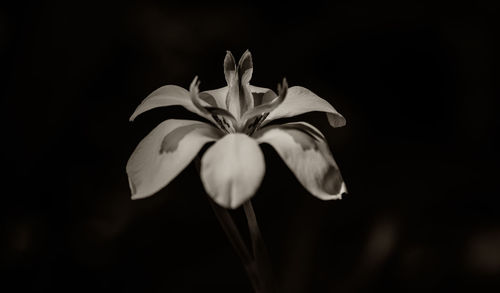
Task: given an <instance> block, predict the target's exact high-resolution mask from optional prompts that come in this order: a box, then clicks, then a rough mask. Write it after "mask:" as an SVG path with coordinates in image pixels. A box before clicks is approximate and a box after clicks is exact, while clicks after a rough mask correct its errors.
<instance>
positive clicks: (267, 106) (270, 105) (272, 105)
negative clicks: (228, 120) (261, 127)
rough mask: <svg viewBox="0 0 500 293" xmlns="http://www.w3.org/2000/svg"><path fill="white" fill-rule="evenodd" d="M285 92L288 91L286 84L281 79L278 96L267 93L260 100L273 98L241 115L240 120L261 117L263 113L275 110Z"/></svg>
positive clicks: (281, 101)
mask: <svg viewBox="0 0 500 293" xmlns="http://www.w3.org/2000/svg"><path fill="white" fill-rule="evenodd" d="M287 91H288V83H287V82H286V79H285V78H283V83H282V85H280V84H278V96H277V97H276V94H275V93H274V92H273V91H268V92H267V93H265V94H264V97H263V98H262V100H268V99H269V97H268V96H274V97H275V98H273V99H272V100H271V101H269V102H264V103H262V104H260V105H258V106H256V107H254V108H253V109H250V110H248V111H247V112H245V114H244V115H243V117H242V120H243V121H247V120H249V119H251V118H253V117H256V116H258V115H262V114H264V113H269V112H271V111H272V110H274V109H276V108H277V107H278V106H279V105H280V104H281V103H283V101H284V100H285V97H286V95H287Z"/></svg>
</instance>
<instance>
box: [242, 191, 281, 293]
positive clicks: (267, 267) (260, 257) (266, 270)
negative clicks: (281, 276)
mask: <svg viewBox="0 0 500 293" xmlns="http://www.w3.org/2000/svg"><path fill="white" fill-rule="evenodd" d="M243 209H244V210H245V215H246V217H247V222H248V230H249V231H250V238H251V241H252V249H253V256H254V258H255V262H256V264H257V272H258V273H259V276H260V278H261V280H262V282H263V288H264V291H265V292H274V291H275V288H274V283H273V281H272V279H273V278H272V270H271V263H270V260H269V254H268V252H267V249H266V245H265V244H264V239H263V238H262V234H261V232H260V228H259V224H258V223H257V217H256V216H255V212H254V209H253V206H252V202H251V201H250V200H248V201H247V202H245V203H244V204H243Z"/></svg>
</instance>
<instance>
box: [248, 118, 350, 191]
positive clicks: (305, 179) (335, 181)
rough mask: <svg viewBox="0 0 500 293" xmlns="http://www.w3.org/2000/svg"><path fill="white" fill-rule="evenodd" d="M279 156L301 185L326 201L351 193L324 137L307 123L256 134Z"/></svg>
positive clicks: (275, 128) (282, 126)
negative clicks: (348, 191)
mask: <svg viewBox="0 0 500 293" xmlns="http://www.w3.org/2000/svg"><path fill="white" fill-rule="evenodd" d="M256 137H257V141H258V142H259V143H268V144H270V145H272V146H273V148H274V149H275V150H276V151H277V152H278V154H279V155H280V157H281V158H282V159H283V161H285V163H286V165H287V166H288V167H289V168H290V169H291V170H292V172H293V173H294V174H295V176H296V177H297V179H298V180H299V182H300V183H301V184H302V185H303V186H304V187H305V188H306V189H307V190H308V191H309V192H311V193H312V194H313V195H314V196H316V197H318V198H320V199H322V200H330V199H340V198H342V194H343V193H345V192H347V190H346V187H345V184H344V181H343V180H342V175H341V174H340V171H339V168H338V166H337V163H335V160H334V159H333V156H332V154H331V153H330V150H329V148H328V145H327V143H326V141H325V138H324V136H323V135H322V134H321V132H319V130H317V129H316V128H315V127H313V126H312V125H310V124H308V123H305V122H297V123H287V124H283V125H278V126H270V127H267V128H265V129H262V130H261V131H260V132H259V133H257V134H256Z"/></svg>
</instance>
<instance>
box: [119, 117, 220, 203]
mask: <svg viewBox="0 0 500 293" xmlns="http://www.w3.org/2000/svg"><path fill="white" fill-rule="evenodd" d="M220 136H221V132H220V131H219V130H217V129H216V128H214V127H212V126H211V125H209V124H206V123H203V122H199V121H192V120H174V119H172V120H167V121H164V122H162V123H160V124H159V125H158V126H157V127H156V128H155V129H153V131H151V132H150V133H149V134H148V135H147V136H146V137H145V138H144V139H143V140H142V141H141V142H140V143H139V145H138V146H137V148H136V149H135V151H134V152H133V153H132V155H131V156H130V159H129V160H128V163H127V174H128V179H129V185H130V190H131V191H132V199H139V198H144V197H148V196H151V195H153V194H154V193H156V192H157V191H159V190H160V189H162V188H163V187H164V186H166V185H167V184H168V183H169V182H170V181H171V180H172V179H174V178H175V177H176V176H177V175H178V174H179V173H180V172H181V171H182V170H183V169H184V168H185V167H186V166H187V165H188V164H189V163H190V162H191V161H192V160H193V158H194V157H195V156H196V154H197V153H198V152H199V151H200V149H201V147H202V146H203V145H204V144H205V143H207V142H210V141H214V140H217V139H218V138H219V137H220Z"/></svg>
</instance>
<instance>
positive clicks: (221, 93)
mask: <svg viewBox="0 0 500 293" xmlns="http://www.w3.org/2000/svg"><path fill="white" fill-rule="evenodd" d="M227 91H228V87H227V86H225V87H222V88H220V89H215V90H209V91H203V92H201V93H200V97H201V98H203V96H204V95H210V96H212V97H213V98H214V100H215V102H216V103H217V105H216V106H217V107H219V108H222V109H226V97H227ZM226 110H227V109H226Z"/></svg>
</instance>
